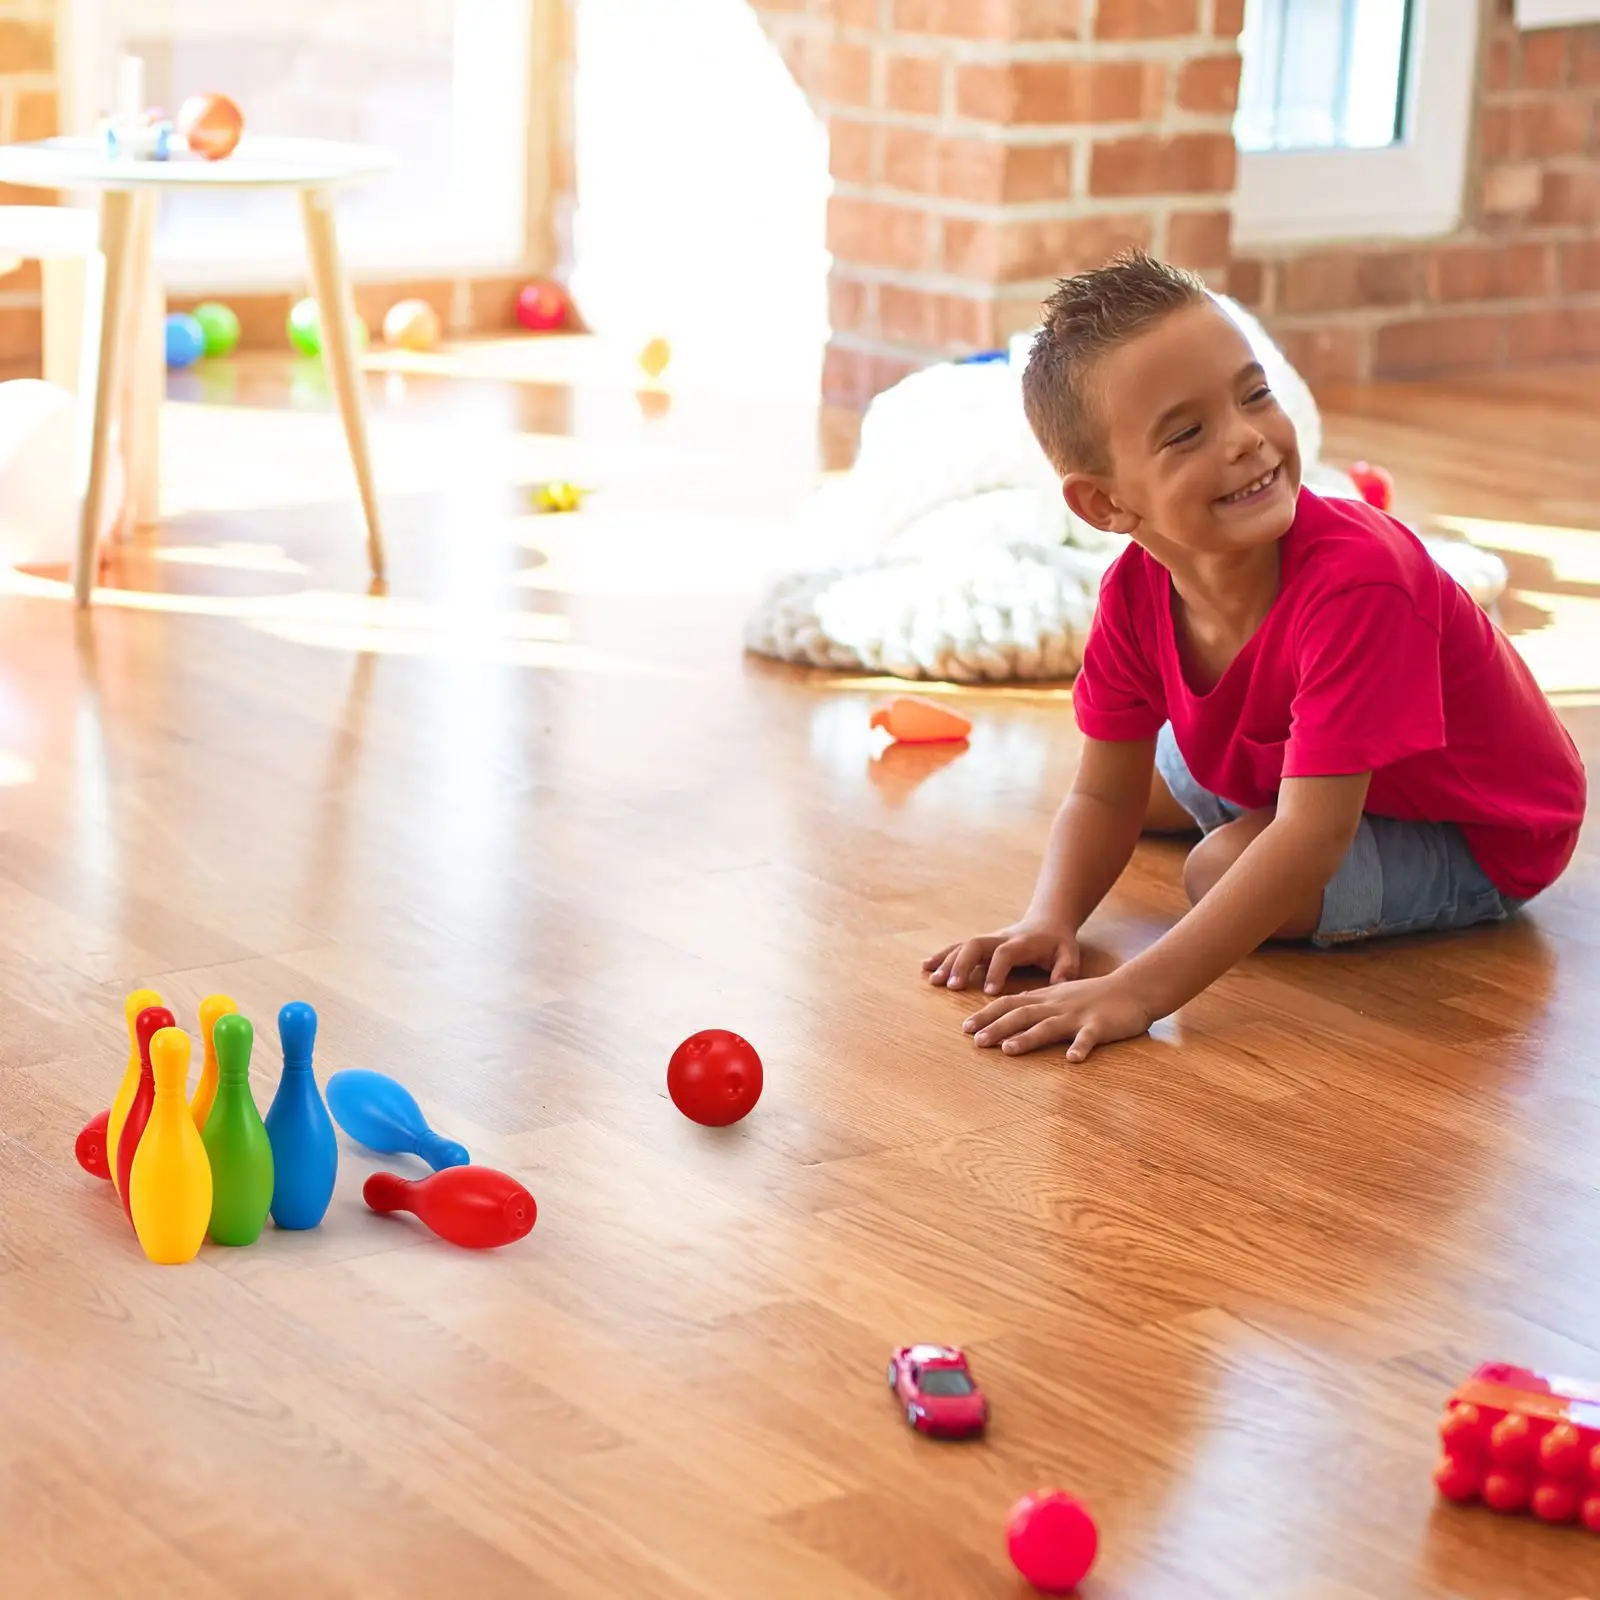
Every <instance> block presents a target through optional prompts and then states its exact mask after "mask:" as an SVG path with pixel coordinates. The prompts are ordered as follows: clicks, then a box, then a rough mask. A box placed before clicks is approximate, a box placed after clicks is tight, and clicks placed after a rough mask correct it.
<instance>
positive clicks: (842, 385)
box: [822, 343, 878, 410]
mask: <svg viewBox="0 0 1600 1600" xmlns="http://www.w3.org/2000/svg"><path fill="white" fill-rule="evenodd" d="M876 365H877V357H876V356H875V355H874V354H873V353H872V351H870V350H858V349H855V348H853V347H851V346H849V345H841V344H836V343H830V344H829V345H828V349H827V352H826V354H825V355H824V357H823V362H822V396H823V398H824V399H825V400H827V401H829V402H830V403H831V404H833V405H839V406H848V407H850V408H851V409H853V410H860V409H861V408H862V407H864V406H865V405H866V404H867V402H868V401H869V400H871V398H872V397H873V395H874V394H876V393H877V392H878V391H877V390H876V389H875V388H874V387H873V379H874V376H875V371H876Z"/></svg>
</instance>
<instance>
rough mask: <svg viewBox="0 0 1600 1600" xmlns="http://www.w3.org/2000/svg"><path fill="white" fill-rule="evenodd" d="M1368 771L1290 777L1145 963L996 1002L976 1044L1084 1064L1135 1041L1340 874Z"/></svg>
mask: <svg viewBox="0 0 1600 1600" xmlns="http://www.w3.org/2000/svg"><path fill="white" fill-rule="evenodd" d="M1371 779H1372V775H1371V773H1369V772H1363V773H1357V774H1352V775H1351V776H1348V777H1336V778H1288V779H1285V780H1284V783H1283V785H1282V788H1281V789H1280V791H1279V794H1278V808H1277V814H1276V815H1275V816H1274V818H1273V820H1272V821H1271V822H1270V823H1268V824H1267V826H1266V827H1265V828H1263V829H1262V831H1261V832H1260V833H1259V834H1258V835H1257V836H1256V837H1255V838H1254V839H1253V840H1252V841H1251V842H1250V844H1249V845H1248V846H1247V847H1246V849H1245V850H1244V852H1243V853H1242V854H1241V855H1240V857H1239V859H1238V860H1237V861H1236V862H1234V864H1233V865H1232V866H1231V867H1230V868H1229V869H1228V870H1227V871H1226V872H1225V873H1224V874H1223V875H1222V877H1221V879H1220V880H1219V881H1218V882H1217V884H1216V887H1215V888H1213V889H1212V890H1211V892H1210V893H1209V894H1207V895H1206V896H1205V897H1204V898H1203V899H1202V900H1201V901H1200V903H1199V904H1198V905H1197V906H1194V907H1193V908H1192V909H1191V910H1190V911H1189V912H1188V914H1187V915H1186V916H1184V917H1183V918H1182V920H1181V921H1179V922H1178V924H1177V925H1176V926H1175V927H1174V928H1172V929H1171V931H1170V932H1168V933H1166V934H1164V935H1163V936H1162V937H1161V938H1160V939H1158V940H1157V941H1156V942H1155V943H1154V944H1153V945H1151V946H1150V948H1149V949H1148V950H1146V951H1144V952H1143V954H1141V955H1139V956H1136V957H1135V958H1134V959H1133V960H1132V961H1130V962H1128V963H1127V964H1126V965H1124V966H1122V967H1119V968H1118V969H1117V970H1116V971H1115V972H1113V973H1110V974H1109V975H1108V976H1106V977H1104V978H1091V979H1088V980H1086V981H1083V982H1079V983H1062V984H1053V985H1051V986H1050V987H1049V988H1047V989H1038V990H1035V991H1033V993H1031V994H1021V995H1014V996H1011V997H1010V998H1008V999H1004V1000H996V1001H994V1002H993V1003H992V1004H990V1005H988V1006H985V1007H984V1008H983V1010H981V1011H979V1012H977V1013H976V1014H975V1015H974V1016H972V1017H969V1018H968V1019H967V1029H968V1031H969V1032H972V1033H974V1034H975V1035H976V1037H977V1042H978V1043H979V1044H982V1045H996V1044H1000V1045H1002V1047H1003V1048H1004V1049H1005V1051H1006V1053H1007V1054H1020V1053H1022V1052H1023V1051H1027V1050H1037V1049H1039V1048H1040V1047H1041V1046H1043V1045H1048V1044H1058V1043H1060V1042H1062V1041H1063V1040H1070V1041H1071V1048H1070V1049H1069V1050H1068V1052H1067V1054H1068V1057H1069V1059H1071V1060H1074V1061H1082V1060H1083V1059H1084V1058H1085V1057H1086V1056H1087V1055H1088V1054H1089V1052H1090V1051H1091V1050H1092V1049H1093V1048H1094V1047H1095V1045H1097V1044H1110V1043H1112V1042H1114V1041H1115V1040H1118V1039H1129V1038H1132V1037H1134V1036H1135V1035H1137V1034H1140V1033H1143V1032H1144V1031H1145V1030H1146V1029H1147V1028H1148V1027H1149V1026H1150V1024H1151V1023H1152V1022H1154V1021H1155V1020H1156V1019H1157V1018H1158V1017H1164V1016H1168V1015H1170V1014H1171V1013H1172V1012H1174V1011H1176V1010H1177V1009H1178V1008H1179V1007H1180V1006H1182V1005H1184V1004H1185V1003H1186V1002H1187V1001H1189V1000H1192V999H1193V998H1194V997H1195V996H1196V995H1197V994H1199V993H1200V992H1201V990H1202V989H1205V988H1206V987H1207V986H1208V985H1210V984H1211V983H1213V982H1215V980H1216V979H1218V978H1220V977H1221V976H1222V974H1223V973H1224V972H1226V971H1227V970H1228V969H1229V968H1230V967H1231V966H1233V965H1234V964H1235V963H1236V962H1238V961H1240V960H1242V959H1243V958H1244V957H1245V956H1247V955H1248V954H1249V953H1250V952H1251V951H1252V950H1254V949H1256V947H1257V946H1258V945H1261V944H1263V943H1264V942H1265V941H1266V940H1268V939H1270V938H1271V937H1272V935H1273V934H1275V933H1276V932H1277V931H1278V929H1279V928H1281V927H1283V926H1284V924H1285V923H1286V922H1288V921H1289V920H1290V918H1291V917H1293V916H1294V914H1295V912H1296V911H1297V910H1299V909H1300V908H1302V907H1303V906H1304V905H1305V904H1306V903H1307V901H1309V900H1310V899H1311V898H1312V897H1313V896H1317V895H1320V894H1321V892H1322V890H1323V889H1325V888H1326V887H1327V884H1328V880H1329V879H1330V878H1332V876H1333V875H1334V873H1335V872H1336V871H1337V870H1338V867H1339V863H1340V862H1341V861H1342V860H1343V859H1344V856H1345V853H1346V852H1347V851H1348V850H1349V848H1350V844H1351V841H1352V840H1353V839H1354V838H1355V834H1356V829H1357V828H1358V827H1359V826H1360V824H1361V811H1362V807H1363V805H1364V804H1365V802H1366V797H1367V788H1368V785H1369V784H1370V782H1371Z"/></svg>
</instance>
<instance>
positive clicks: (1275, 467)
mask: <svg viewBox="0 0 1600 1600" xmlns="http://www.w3.org/2000/svg"><path fill="white" fill-rule="evenodd" d="M1091 383H1092V384H1093V385H1094V386H1095V388H1096V389H1097V391H1098V393H1097V396H1096V404H1097V406H1098V408H1099V414H1100V418H1101V425H1102V427H1103V428H1104V429H1105V433H1106V445H1107V452H1106V453H1107V459H1108V461H1109V463H1110V470H1109V471H1107V472H1103V473H1084V472H1074V473H1071V474H1069V475H1068V477H1067V479H1066V480H1065V482H1064V483H1063V484H1062V492H1063V493H1064V494H1065V496H1066V499H1067V504H1068V505H1070V506H1071V507H1072V509H1073V510H1074V511H1075V512H1077V514H1078V515H1079V516H1080V517H1082V518H1083V519H1084V520H1085V521H1086V522H1090V523H1093V524H1094V525H1095V526H1096V527H1099V528H1104V529H1107V530H1108V531H1111V532H1115V533H1125V534H1130V535H1132V536H1133V537H1134V538H1136V539H1137V540H1138V541H1139V542H1140V543H1141V544H1146V545H1151V544H1153V545H1157V546H1160V545H1162V544H1166V545H1171V546H1178V547H1181V548H1182V549H1185V550H1190V551H1194V552H1197V553H1198V552H1225V551H1234V550H1242V549H1247V548H1250V547H1252V546H1256V545H1263V544H1270V543H1273V542H1274V541H1276V540H1278V539H1281V538H1282V537H1283V535H1284V534H1285V533H1287V532H1288V531H1289V524H1290V523H1291V522H1293V520H1294V512H1295V500H1296V497H1297V496H1298V494H1299V492H1300V448H1299V445H1298V443H1297V441H1296V439H1295V432H1294V424H1293V423H1291V422H1290V421H1289V419H1288V417H1286V416H1285V415H1284V413H1283V410H1282V408H1281V407H1280V406H1279V404H1278V402H1277V400H1276V398H1274V396H1273V393H1272V391H1271V390H1270V389H1269V388H1268V387H1267V380H1266V375H1265V373H1263V371H1262V369H1261V365H1260V363H1259V362H1258V361H1257V360H1256V358H1255V355H1254V353H1253V352H1252V351H1251V349H1250V345H1249V343H1248V341H1247V340H1246V339H1245V337H1244V335H1243V334H1242V333H1240V331H1239V330H1238V328H1237V327H1235V326H1234V324H1233V323H1232V322H1231V321H1230V320H1229V319H1228V317H1227V315H1226V313H1224V312H1223V311H1222V310H1220V309H1219V308H1218V307H1217V306H1215V305H1213V304H1211V303H1210V302H1209V301H1208V302H1206V303H1205V304H1204V305H1196V306H1191V307H1188V308H1186V309H1185V310H1182V311H1175V312H1173V313H1172V315H1171V316H1168V317H1164V318H1162V320H1161V321H1160V322H1158V323H1156V324H1155V325H1154V326H1153V327H1151V328H1149V329H1147V330H1146V331H1145V332H1144V333H1141V334H1140V335H1139V336H1138V337H1137V338H1134V339H1130V340H1129V341H1128V342H1127V343H1126V344H1124V345H1121V346H1119V347H1118V348H1117V349H1115V350H1112V351H1110V352H1109V353H1107V354H1106V355H1105V356H1103V357H1102V358H1101V359H1100V361H1099V362H1098V363H1097V365H1096V367H1095V369H1094V372H1093V374H1092V377H1091ZM1158 555H1159V551H1158Z"/></svg>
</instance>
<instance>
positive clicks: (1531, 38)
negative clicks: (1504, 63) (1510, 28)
mask: <svg viewBox="0 0 1600 1600" xmlns="http://www.w3.org/2000/svg"><path fill="white" fill-rule="evenodd" d="M1518 65H1519V69H1520V70H1519V71H1518V74H1517V81H1518V82H1519V83H1520V84H1521V86H1522V87H1523V88H1524V89H1559V88H1560V87H1561V86H1562V85H1563V84H1564V83H1565V82H1566V81H1567V30H1566V29H1565V28H1546V29H1543V30H1542V31H1540V32H1537V33H1525V34H1523V36H1522V59H1521V61H1520V62H1519V63H1518Z"/></svg>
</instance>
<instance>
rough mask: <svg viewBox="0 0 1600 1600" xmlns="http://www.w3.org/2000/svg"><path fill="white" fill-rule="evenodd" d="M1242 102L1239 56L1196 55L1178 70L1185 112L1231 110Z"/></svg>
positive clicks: (1180, 97) (1179, 91) (1179, 87)
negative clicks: (1240, 100) (1240, 95)
mask: <svg viewBox="0 0 1600 1600" xmlns="http://www.w3.org/2000/svg"><path fill="white" fill-rule="evenodd" d="M1238 104H1239V57H1238V55H1237V54H1232V55H1226V56H1195V57H1194V58H1193V59H1191V60H1189V61H1185V62H1184V64H1183V66H1182V68H1180V70H1179V72H1178V106H1179V108H1180V109H1181V110H1183V111H1218V112H1229V113H1231V112H1232V111H1233V110H1234V109H1235V107H1237V106H1238Z"/></svg>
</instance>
